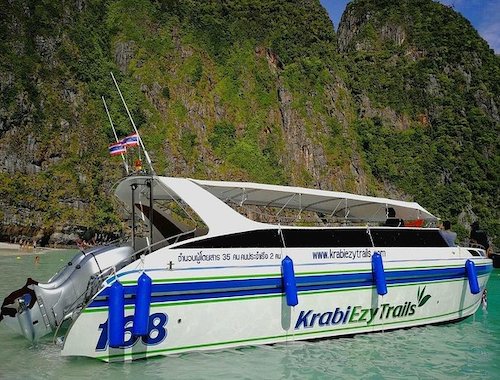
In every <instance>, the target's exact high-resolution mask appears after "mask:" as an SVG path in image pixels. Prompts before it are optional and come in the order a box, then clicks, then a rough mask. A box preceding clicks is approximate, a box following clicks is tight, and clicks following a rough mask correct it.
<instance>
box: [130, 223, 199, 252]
mask: <svg viewBox="0 0 500 380" xmlns="http://www.w3.org/2000/svg"><path fill="white" fill-rule="evenodd" d="M196 230H197V229H196V228H194V229H192V230H189V231H184V232H181V233H178V234H176V235H172V236H168V237H166V238H165V239H162V240H159V241H157V242H155V243H153V244H149V245H147V246H145V247H144V248H141V249H139V250H137V251H135V252H134V256H135V257H136V258H138V257H140V256H141V255H148V254H149V253H152V252H154V251H156V250H158V249H160V248H164V247H168V246H169V245H172V244H175V243H177V242H178V241H180V239H181V238H182V237H184V236H188V235H193V236H194V235H195V233H196Z"/></svg>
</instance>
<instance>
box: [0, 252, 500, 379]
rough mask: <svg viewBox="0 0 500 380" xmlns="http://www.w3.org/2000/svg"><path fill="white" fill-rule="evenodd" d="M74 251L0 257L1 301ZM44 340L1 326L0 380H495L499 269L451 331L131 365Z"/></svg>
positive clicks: (498, 371)
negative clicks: (483, 296) (73, 352)
mask: <svg viewBox="0 0 500 380" xmlns="http://www.w3.org/2000/svg"><path fill="white" fill-rule="evenodd" d="M74 253H75V251H57V252H49V253H43V254H40V257H41V260H40V264H35V263H34V257H35V255H34V254H33V253H20V252H18V251H8V250H0V270H1V273H0V297H1V299H0V301H2V300H3V298H4V297H5V296H6V295H7V294H9V293H10V292H11V291H12V290H15V289H17V288H18V287H21V286H22V285H24V282H25V281H26V278H27V277H28V276H30V277H32V278H34V279H36V280H39V281H46V280H47V279H48V278H49V277H51V276H52V274H53V273H54V272H55V271H56V270H57V269H59V267H61V266H63V265H65V263H66V262H67V261H69V259H70V258H71V257H72V256H73V255H74ZM59 352H60V348H59V347H58V346H56V345H54V344H53V343H52V340H51V338H45V339H43V340H42V341H41V342H39V343H38V344H37V346H36V347H33V346H31V345H30V343H28V342H27V341H26V340H24V338H21V337H20V336H17V335H16V334H14V333H12V332H11V331H10V330H9V329H8V328H7V327H6V326H4V325H3V324H0V357H1V358H2V361H1V363H0V379H91V380H92V379H95V380H97V379H99V380H100V379H139V378H140V379H141V380H146V379H217V380H222V379H334V378H341V379H346V378H347V379H350V378H356V379H382V378H383V379H401V378H405V379H448V378H459V379H466V378H467V379H471V378H472V379H499V378H500V270H498V269H496V270H495V271H494V272H493V273H492V275H491V277H490V281H489V283H488V309H487V311H483V310H479V311H478V312H477V313H476V315H475V316H473V317H471V318H469V319H467V320H466V321H463V322H461V323H457V324H451V325H445V326H429V327H422V328H415V329H411V330H399V331H394V332H387V333H379V334H371V335H359V336H356V337H355V338H342V339H332V340H325V341H319V342H313V343H310V342H307V343H294V344H288V345H284V344H282V345H275V346H261V347H250V348H242V349H233V350H224V351H219V352H211V353H191V354H183V355H178V356H170V357H167V358H158V359H150V360H143V361H136V362H129V363H102V362H99V361H96V360H93V359H87V358H63V357H61V356H60V355H59Z"/></svg>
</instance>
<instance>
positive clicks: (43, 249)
mask: <svg viewBox="0 0 500 380" xmlns="http://www.w3.org/2000/svg"><path fill="white" fill-rule="evenodd" d="M0 249H4V250H8V251H19V253H45V252H47V251H50V252H52V251H64V250H68V249H78V247H56V248H53V247H36V248H33V247H30V246H28V248H21V245H20V244H14V243H6V242H0Z"/></svg>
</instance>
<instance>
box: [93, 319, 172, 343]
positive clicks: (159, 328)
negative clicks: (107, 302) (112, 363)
mask: <svg viewBox="0 0 500 380" xmlns="http://www.w3.org/2000/svg"><path fill="white" fill-rule="evenodd" d="M133 320H134V316H133V315H129V316H128V317H125V326H124V330H125V341H124V344H123V346H122V347H123V348H127V347H132V346H133V345H134V344H136V343H137V341H138V340H139V339H141V340H142V343H143V344H146V345H148V346H152V345H155V344H159V343H161V342H162V341H163V340H164V339H165V338H166V337H167V329H166V328H165V325H166V324H167V322H168V316H167V314H163V313H155V314H151V315H150V316H149V331H148V334H147V335H144V336H135V335H134V334H133V333H132V324H133ZM99 330H101V335H100V336H99V340H98V341H97V345H96V346H95V349H96V351H102V350H105V349H106V348H107V346H108V320H106V322H104V323H101V324H100V325H99Z"/></svg>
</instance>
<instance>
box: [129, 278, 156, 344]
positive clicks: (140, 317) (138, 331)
mask: <svg viewBox="0 0 500 380" xmlns="http://www.w3.org/2000/svg"><path fill="white" fill-rule="evenodd" d="M151 284H152V281H151V277H149V276H148V275H147V274H146V273H143V274H141V276H140V277H139V279H138V280H137V292H136V295H135V311H134V325H133V327H132V333H133V334H134V335H135V336H144V335H147V334H148V333H149V326H148V325H149V306H150V305H151Z"/></svg>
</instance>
